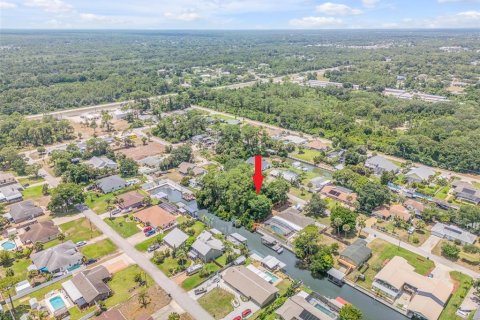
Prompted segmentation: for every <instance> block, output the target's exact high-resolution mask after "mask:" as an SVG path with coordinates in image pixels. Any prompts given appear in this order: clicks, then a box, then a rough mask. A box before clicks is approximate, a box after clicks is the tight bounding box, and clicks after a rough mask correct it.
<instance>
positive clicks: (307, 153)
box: [291, 149, 320, 163]
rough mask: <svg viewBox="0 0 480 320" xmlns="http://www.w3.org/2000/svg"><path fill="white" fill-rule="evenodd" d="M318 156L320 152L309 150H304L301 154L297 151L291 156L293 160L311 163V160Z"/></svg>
mask: <svg viewBox="0 0 480 320" xmlns="http://www.w3.org/2000/svg"><path fill="white" fill-rule="evenodd" d="M319 155H320V152H318V151H315V150H310V149H304V150H303V153H298V151H295V152H294V153H292V154H291V156H292V157H293V158H297V159H300V160H304V161H308V162H312V163H313V158H315V157H317V156H319Z"/></svg>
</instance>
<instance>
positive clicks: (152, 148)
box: [118, 142, 165, 160]
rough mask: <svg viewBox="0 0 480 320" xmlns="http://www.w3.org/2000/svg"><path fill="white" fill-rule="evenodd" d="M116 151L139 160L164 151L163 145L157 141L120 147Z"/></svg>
mask: <svg viewBox="0 0 480 320" xmlns="http://www.w3.org/2000/svg"><path fill="white" fill-rule="evenodd" d="M118 152H120V153H123V154H124V155H126V156H127V157H128V158H130V159H133V160H141V159H143V158H146V157H148V156H154V155H158V154H162V153H164V152H165V146H164V145H163V144H160V143H157V142H147V144H146V145H143V144H142V143H140V144H137V145H136V146H135V147H133V148H126V149H120V150H118Z"/></svg>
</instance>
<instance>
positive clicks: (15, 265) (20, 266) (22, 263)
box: [0, 255, 32, 278]
mask: <svg viewBox="0 0 480 320" xmlns="http://www.w3.org/2000/svg"><path fill="white" fill-rule="evenodd" d="M11 256H12V257H13V255H11ZM10 261H11V262H12V264H11V265H7V266H2V268H0V276H1V277H4V276H5V270H6V268H11V269H12V270H13V272H14V275H15V277H17V276H21V277H22V278H25V277H26V276H27V267H28V266H29V265H30V264H31V263H32V262H31V260H30V259H16V258H12V259H11V260H10Z"/></svg>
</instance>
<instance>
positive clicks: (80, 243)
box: [76, 240, 87, 247]
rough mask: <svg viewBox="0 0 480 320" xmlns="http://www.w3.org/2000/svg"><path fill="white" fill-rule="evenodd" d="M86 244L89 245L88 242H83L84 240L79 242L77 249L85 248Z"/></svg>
mask: <svg viewBox="0 0 480 320" xmlns="http://www.w3.org/2000/svg"><path fill="white" fill-rule="evenodd" d="M86 244H87V241H83V240H82V241H78V242H77V243H76V245H77V247H83V246H84V245H86Z"/></svg>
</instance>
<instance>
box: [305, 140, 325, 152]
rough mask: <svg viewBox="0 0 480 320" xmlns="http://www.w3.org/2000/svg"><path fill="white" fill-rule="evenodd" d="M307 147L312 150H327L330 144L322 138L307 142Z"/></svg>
mask: <svg viewBox="0 0 480 320" xmlns="http://www.w3.org/2000/svg"><path fill="white" fill-rule="evenodd" d="M306 147H307V148H309V149H312V150H317V151H327V150H328V147H329V145H328V144H326V143H324V142H321V141H320V140H312V141H309V142H308V143H307V144H306Z"/></svg>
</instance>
